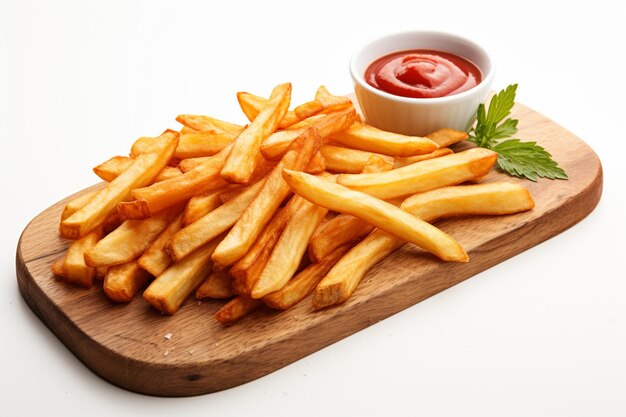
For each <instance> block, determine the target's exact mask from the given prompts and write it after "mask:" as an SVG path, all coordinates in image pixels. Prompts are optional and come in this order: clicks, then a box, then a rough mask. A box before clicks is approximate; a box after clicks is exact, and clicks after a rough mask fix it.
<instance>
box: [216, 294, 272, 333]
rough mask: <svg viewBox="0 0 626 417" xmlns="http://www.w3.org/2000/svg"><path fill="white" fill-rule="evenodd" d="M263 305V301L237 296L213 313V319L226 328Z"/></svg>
mask: <svg viewBox="0 0 626 417" xmlns="http://www.w3.org/2000/svg"><path fill="white" fill-rule="evenodd" d="M262 305H263V301H261V300H254V299H252V298H249V297H246V296H244V295H239V296H237V297H235V298H233V299H232V300H230V301H229V302H228V303H226V304H225V305H224V306H223V307H222V308H220V309H219V310H218V311H217V313H215V319H216V320H217V321H219V322H220V323H221V324H223V325H225V326H227V325H230V324H233V323H235V322H237V321H238V320H241V319H242V318H243V317H245V316H247V315H248V314H250V313H252V312H253V311H254V310H256V309H257V308H259V307H261V306H262Z"/></svg>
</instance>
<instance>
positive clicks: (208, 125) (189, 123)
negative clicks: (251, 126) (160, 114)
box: [176, 114, 244, 133]
mask: <svg viewBox="0 0 626 417" xmlns="http://www.w3.org/2000/svg"><path fill="white" fill-rule="evenodd" d="M176 121H177V122H178V123H181V124H183V125H185V126H186V127H188V128H191V129H193V130H196V131H198V132H202V131H214V132H218V133H223V132H238V131H241V130H242V129H243V128H244V127H243V126H241V125H238V124H235V123H229V122H225V121H223V120H219V119H215V118H213V117H209V116H202V115H196V114H181V115H178V116H177V117H176Z"/></svg>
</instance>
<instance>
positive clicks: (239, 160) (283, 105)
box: [221, 83, 291, 184]
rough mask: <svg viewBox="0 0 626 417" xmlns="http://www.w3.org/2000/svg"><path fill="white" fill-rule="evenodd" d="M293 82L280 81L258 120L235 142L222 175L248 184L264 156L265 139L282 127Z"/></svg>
mask: <svg viewBox="0 0 626 417" xmlns="http://www.w3.org/2000/svg"><path fill="white" fill-rule="evenodd" d="M290 100H291V84H290V83H285V84H280V85H278V86H276V87H275V88H274V90H273V91H272V95H271V96H270V99H269V101H268V102H267V105H266V106H265V107H263V109H262V110H261V112H259V114H258V115H257V117H256V118H255V119H254V121H253V122H252V123H251V124H250V125H249V126H248V127H247V128H246V129H245V130H244V131H243V132H241V134H239V136H237V139H236V140H235V142H234V143H233V148H232V151H231V152H230V155H229V156H228V159H227V160H226V164H225V165H224V168H222V171H221V175H222V178H224V179H225V180H226V181H228V182H231V183H237V184H247V183H248V182H249V181H250V177H251V176H252V173H253V172H254V169H255V167H256V165H257V163H258V161H259V160H260V158H261V154H260V152H259V148H260V146H261V143H262V142H263V141H264V140H265V139H266V138H267V137H268V136H269V135H271V134H272V133H274V131H275V130H276V128H277V127H278V124H279V123H280V121H281V120H282V118H283V116H285V113H286V112H287V110H288V109H289V102H290Z"/></svg>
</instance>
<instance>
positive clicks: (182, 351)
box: [16, 105, 602, 396]
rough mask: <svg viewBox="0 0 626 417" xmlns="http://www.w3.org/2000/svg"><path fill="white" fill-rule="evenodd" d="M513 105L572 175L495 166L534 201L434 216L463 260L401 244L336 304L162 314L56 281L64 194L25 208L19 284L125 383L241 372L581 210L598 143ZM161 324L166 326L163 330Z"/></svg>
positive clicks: (226, 381) (285, 360)
mask: <svg viewBox="0 0 626 417" xmlns="http://www.w3.org/2000/svg"><path fill="white" fill-rule="evenodd" d="M514 115H515V116H516V117H517V118H519V119H520V132H519V137H521V138H524V139H526V140H536V141H538V142H539V143H540V144H541V145H543V146H544V147H545V148H546V149H547V150H548V151H549V152H550V153H552V155H553V156H554V158H555V159H556V160H557V161H558V162H559V164H560V165H561V166H562V167H563V168H564V169H565V170H566V172H567V173H568V175H569V177H570V179H569V180H568V181H558V180H557V181H550V180H545V179H542V180H539V181H538V182H536V183H532V182H530V181H521V180H516V179H512V178H510V177H508V176H506V175H504V174H501V173H498V172H497V171H495V170H493V171H492V173H491V174H490V175H489V176H488V178H487V179H486V180H487V181H494V180H507V181H519V182H523V184H524V185H525V186H526V187H528V188H529V189H530V191H531V194H532V196H533V197H534V199H535V202H536V207H535V209H534V210H532V211H530V212H526V213H520V214H516V215H511V216H503V217H472V218H464V219H454V220H446V221H442V222H439V223H438V226H439V227H441V228H442V229H443V230H445V231H446V232H448V233H450V234H451V235H452V236H454V237H455V238H456V239H457V240H458V241H459V242H460V243H461V244H462V245H463V247H464V248H465V249H466V250H467V252H468V253H469V255H470V262H469V263H467V264H465V263H452V262H449V263H445V262H441V261H439V260H437V259H435V258H434V257H432V256H430V255H428V254H425V253H424V252H421V251H419V250H418V249H417V248H416V247H414V246H412V245H405V246H404V247H403V248H402V249H400V250H399V251H397V252H395V253H394V254H392V255H391V256H390V257H388V258H387V259H386V260H384V261H383V262H381V263H380V264H379V265H377V266H376V267H374V268H373V269H372V270H371V271H370V272H369V273H368V274H367V275H366V276H365V277H364V279H363V281H362V282H361V284H360V286H359V288H358V289H357V291H356V292H355V293H354V295H353V296H352V297H351V298H350V299H349V300H348V301H347V302H346V303H344V304H342V305H339V306H337V307H334V308H329V309H326V310H323V311H318V312H314V311H313V310H312V308H311V302H310V300H305V301H303V302H302V303H300V304H299V305H297V306H296V307H294V308H293V309H291V310H288V311H285V312H276V311H272V310H270V309H269V308H263V309H260V310H258V311H256V312H255V313H253V314H252V315H251V316H249V317H246V318H244V319H243V320H242V321H241V322H240V323H238V324H236V325H234V326H231V327H222V326H221V325H220V324H219V323H217V322H216V321H215V320H214V318H213V317H212V315H213V313H214V312H215V311H217V309H218V308H219V307H220V305H221V304H222V302H218V301H203V302H202V303H200V302H196V301H195V300H191V299H190V300H188V301H187V302H186V304H185V305H184V306H183V307H182V308H181V309H180V310H179V312H178V313H176V314H175V315H174V316H171V317H168V316H163V315H161V314H160V313H159V312H158V311H156V310H155V309H153V308H152V307H151V306H150V305H148V304H147V303H146V302H144V300H143V299H142V298H141V297H137V298H136V299H135V300H134V301H132V302H131V303H129V304H125V305H122V304H115V303H112V302H111V301H109V300H108V299H107V298H106V297H105V295H104V293H103V291H102V289H101V287H100V286H99V285H95V286H94V287H93V288H92V289H90V290H85V289H82V288H77V287H73V286H70V285H66V284H64V283H63V282H59V281H57V279H55V278H54V277H53V275H52V273H51V272H50V264H51V262H52V261H53V260H55V259H56V258H58V257H60V256H61V255H62V254H63V252H64V251H65V249H66V247H67V245H68V241H67V240H64V239H62V238H60V237H59V234H58V223H59V218H60V214H61V210H62V207H63V205H64V203H65V202H66V201H67V200H68V199H67V198H66V199H65V200H63V201H60V202H58V203H57V204H55V205H53V206H52V207H50V208H48V209H47V210H45V211H44V212H42V213H41V214H40V215H38V216H37V217H36V218H35V219H33V220H32V222H31V223H30V224H29V225H28V226H27V227H26V229H25V230H24V232H23V234H22V237H21V239H20V242H19V245H18V248H17V259H16V270H17V279H18V284H19V288H20V291H21V293H22V296H23V297H24V299H25V300H26V302H27V303H28V304H29V305H30V307H31V308H32V309H33V311H34V312H35V313H36V314H37V315H38V316H39V317H40V318H41V320H42V321H43V322H44V323H45V324H46V325H47V326H48V327H49V328H50V329H51V330H52V331H53V332H54V333H55V334H56V335H57V337H58V338H59V339H60V340H61V341H62V342H63V343H64V344H65V345H66V346H67V347H68V348H69V349H70V350H71V351H72V352H73V353H74V354H75V355H76V356H77V357H78V358H79V359H80V360H81V361H83V362H84V363H85V364H86V365H87V366H88V367H89V368H91V369H92V370H93V371H94V372H96V373H97V374H98V375H100V376H102V377H103V378H105V379H106V380H108V381H110V382H112V383H114V384H117V385H119V386H121V387H124V388H127V389H129V390H132V391H137V392H141V393H145V394H152V395H161V396H187V395H196V394H203V393H209V392H213V391H218V390H222V389H225V388H229V387H233V386H236V385H239V384H242V383H245V382H247V381H250V380H253V379H255V378H258V377H261V376H263V375H266V374H268V373H270V372H272V371H274V370H276V369H279V368H281V367H283V366H285V365H288V364H290V363H292V362H294V361H296V360H298V359H300V358H302V357H304V356H306V355H308V354H310V353H312V352H315V351H317V350H318V349H321V348H323V347H325V346H328V345H329V344H331V343H333V342H336V341H338V340H340V339H342V338H344V337H347V336H349V335H351V334H352V333H355V332H357V331H359V330H361V329H363V328H365V327H367V326H369V325H370V324H373V323H376V322H378V321H380V320H382V319H384V318H386V317H389V316H390V315H392V314H394V313H396V312H398V311H401V310H403V309H405V308H407V307H410V306H412V305H414V304H416V303H418V302H420V301H421V300H423V299H425V298H427V297H430V296H432V295H434V294H437V293H438V292H440V291H443V290H445V289H446V288H449V287H451V286H453V285H455V284H457V283H459V282H461V281H463V280H465V279H467V278H469V277H471V276H473V275H474V274H476V273H478V272H480V271H483V270H485V269H487V268H489V267H491V266H493V265H495V264H497V263H499V262H502V261H504V260H505V259H508V258H510V257H512V256H514V255H516V254H518V253H520V252H522V251H524V250H526V249H528V248H530V247H532V246H534V245H536V244H538V243H540V242H542V241H544V240H546V239H549V238H550V237H552V236H555V235H556V234H558V233H560V232H562V231H563V230H565V229H567V228H568V227H570V226H572V225H574V224H575V223H577V222H578V221H580V220H581V219H583V218H584V217H585V216H587V214H589V213H590V212H591V211H592V210H593V209H594V207H595V206H596V204H597V203H598V200H599V199H600V195H601V194H602V167H601V165H600V161H599V160H598V157H597V156H596V154H595V153H594V152H593V150H592V149H591V148H590V147H589V146H587V145H586V144H585V143H583V142H582V141H581V140H580V139H578V138H577V137H575V136H574V135H573V134H571V133H570V132H568V131H567V130H565V129H564V128H562V127H560V126H558V125H556V124H555V123H554V122H552V121H550V120H549V119H547V118H545V117H544V116H542V115H540V114H538V113H536V112H534V111H533V110H531V109H529V108H526V107H524V106H521V105H517V106H516V107H515V109H514ZM92 188H93V187H92ZM85 191H86V190H83V191H81V193H83V192H85ZM79 194H80V193H79ZM167 333H171V334H172V336H171V339H169V340H168V339H167V338H165V337H164V336H165V335H166V334H167Z"/></svg>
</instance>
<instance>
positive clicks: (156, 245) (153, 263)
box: [137, 214, 182, 277]
mask: <svg viewBox="0 0 626 417" xmlns="http://www.w3.org/2000/svg"><path fill="white" fill-rule="evenodd" d="M181 216H182V214H179V215H178V216H176V218H175V219H174V220H172V222H171V223H170V224H169V225H168V226H167V227H166V228H165V230H163V231H162V232H161V234H160V235H159V236H158V237H157V238H156V239H155V240H154V241H152V243H151V244H150V246H148V249H146V251H145V252H144V253H143V255H141V256H140V257H139V259H138V260H137V264H138V265H139V266H140V267H142V268H143V269H145V270H146V271H148V272H149V273H150V274H151V275H153V276H155V277H158V276H159V275H161V274H162V273H163V272H165V270H166V269H167V268H168V267H169V266H170V265H171V264H172V258H170V256H169V255H168V254H167V252H166V251H165V246H166V245H167V244H168V242H169V241H170V239H172V236H174V235H175V234H176V232H178V231H179V230H180V229H181V227H182V217H181Z"/></svg>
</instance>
